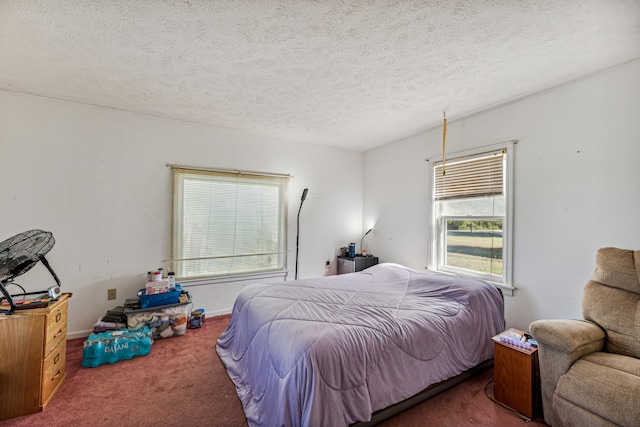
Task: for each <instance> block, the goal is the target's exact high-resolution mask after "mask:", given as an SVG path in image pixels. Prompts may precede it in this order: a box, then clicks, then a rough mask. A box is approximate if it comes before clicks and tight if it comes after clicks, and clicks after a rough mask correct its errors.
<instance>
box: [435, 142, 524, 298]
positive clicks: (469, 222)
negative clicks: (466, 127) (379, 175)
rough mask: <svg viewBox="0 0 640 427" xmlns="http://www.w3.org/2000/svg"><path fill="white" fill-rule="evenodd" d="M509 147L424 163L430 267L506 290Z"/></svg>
mask: <svg viewBox="0 0 640 427" xmlns="http://www.w3.org/2000/svg"><path fill="white" fill-rule="evenodd" d="M513 143H514V142H513V141H512V142H508V143H505V144H499V145H495V146H491V147H485V148H484V149H480V150H473V151H469V152H465V153H460V154H458V155H456V156H455V157H453V158H450V159H448V160H446V161H445V162H444V164H443V162H442V160H435V159H430V161H431V164H432V173H431V176H432V178H433V186H432V195H433V196H432V203H433V211H432V212H433V214H432V222H431V231H432V232H431V257H430V262H429V268H430V269H433V270H439V271H444V272H450V273H456V274H464V275H467V276H473V277H478V278H481V279H485V280H488V281H491V282H494V283H497V284H502V285H505V286H507V287H511V286H512V284H511V235H512V233H511V224H512V218H511V216H512V215H511V211H512V194H511V193H512V190H511V187H512V186H511V176H512V173H511V165H512V151H513ZM434 160H435V161H434Z"/></svg>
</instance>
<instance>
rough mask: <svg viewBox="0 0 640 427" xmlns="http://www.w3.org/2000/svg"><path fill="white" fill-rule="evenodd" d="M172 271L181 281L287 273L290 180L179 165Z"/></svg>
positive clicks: (175, 174)
mask: <svg viewBox="0 0 640 427" xmlns="http://www.w3.org/2000/svg"><path fill="white" fill-rule="evenodd" d="M172 173H173V188H174V200H173V204H174V208H173V232H172V239H171V248H170V254H171V260H170V263H169V264H170V266H169V268H171V269H172V270H173V271H175V272H176V276H177V277H178V278H183V279H184V278H198V277H211V276H220V275H232V274H242V273H253V272H260V271H274V270H279V269H284V268H285V263H286V220H287V206H288V181H289V176H287V175H267V174H258V173H245V172H233V171H219V170H202V169H190V168H184V167H178V166H173V167H172Z"/></svg>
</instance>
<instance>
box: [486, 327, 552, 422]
mask: <svg viewBox="0 0 640 427" xmlns="http://www.w3.org/2000/svg"><path fill="white" fill-rule="evenodd" d="M512 332H515V333H518V334H520V335H523V334H524V332H523V331H520V330H518V329H513V328H510V329H507V330H506V331H504V332H502V333H501V334H499V335H496V336H495V337H492V338H491V339H492V340H493V379H494V394H495V398H496V400H498V402H500V403H502V404H504V405H506V406H508V407H509V408H511V409H515V410H516V411H518V412H519V413H521V414H522V415H524V416H525V417H527V418H529V419H530V420H531V419H533V418H534V417H536V416H537V415H538V414H540V413H541V409H542V399H541V396H540V375H539V372H538V348H537V347H531V349H524V348H521V347H518V346H515V345H512V344H508V343H506V342H502V341H500V335H507V336H508V335H509V334H510V333H512Z"/></svg>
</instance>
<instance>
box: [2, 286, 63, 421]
mask: <svg viewBox="0 0 640 427" xmlns="http://www.w3.org/2000/svg"><path fill="white" fill-rule="evenodd" d="M69 295H70V294H62V295H61V296H60V297H59V298H58V301H56V302H54V303H52V304H51V305H49V307H46V308H33V309H28V310H19V311H16V312H15V313H14V314H12V315H10V316H7V315H0V420H5V419H8V418H13V417H17V416H20V415H26V414H31V413H34V412H39V411H42V410H43V409H44V407H45V406H47V404H48V403H49V401H50V400H51V398H52V397H53V395H54V394H55V393H56V391H58V389H59V388H60V385H62V382H63V381H64V379H65V377H66V375H67V371H66V369H65V361H66V350H67V341H66V340H67V307H68V300H67V299H68V297H69Z"/></svg>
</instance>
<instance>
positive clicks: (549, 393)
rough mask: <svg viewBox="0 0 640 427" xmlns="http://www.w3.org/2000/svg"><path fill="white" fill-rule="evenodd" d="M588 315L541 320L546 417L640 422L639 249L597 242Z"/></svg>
mask: <svg viewBox="0 0 640 427" xmlns="http://www.w3.org/2000/svg"><path fill="white" fill-rule="evenodd" d="M582 316H583V317H584V320H537V321H535V322H533V323H531V325H530V326H529V329H530V332H531V335H532V336H533V338H535V339H536V340H537V341H538V359H539V362H540V382H541V388H542V407H543V410H544V419H545V421H546V422H547V423H548V424H550V425H552V426H553V427H562V426H580V427H592V426H629V427H631V426H633V427H639V426H640V359H639V358H640V250H636V251H632V250H624V249H617V248H603V249H600V250H598V254H597V257H596V269H595V272H594V273H593V277H592V278H591V280H590V281H589V282H588V283H587V285H586V286H585V288H584V291H583V295H582Z"/></svg>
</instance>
